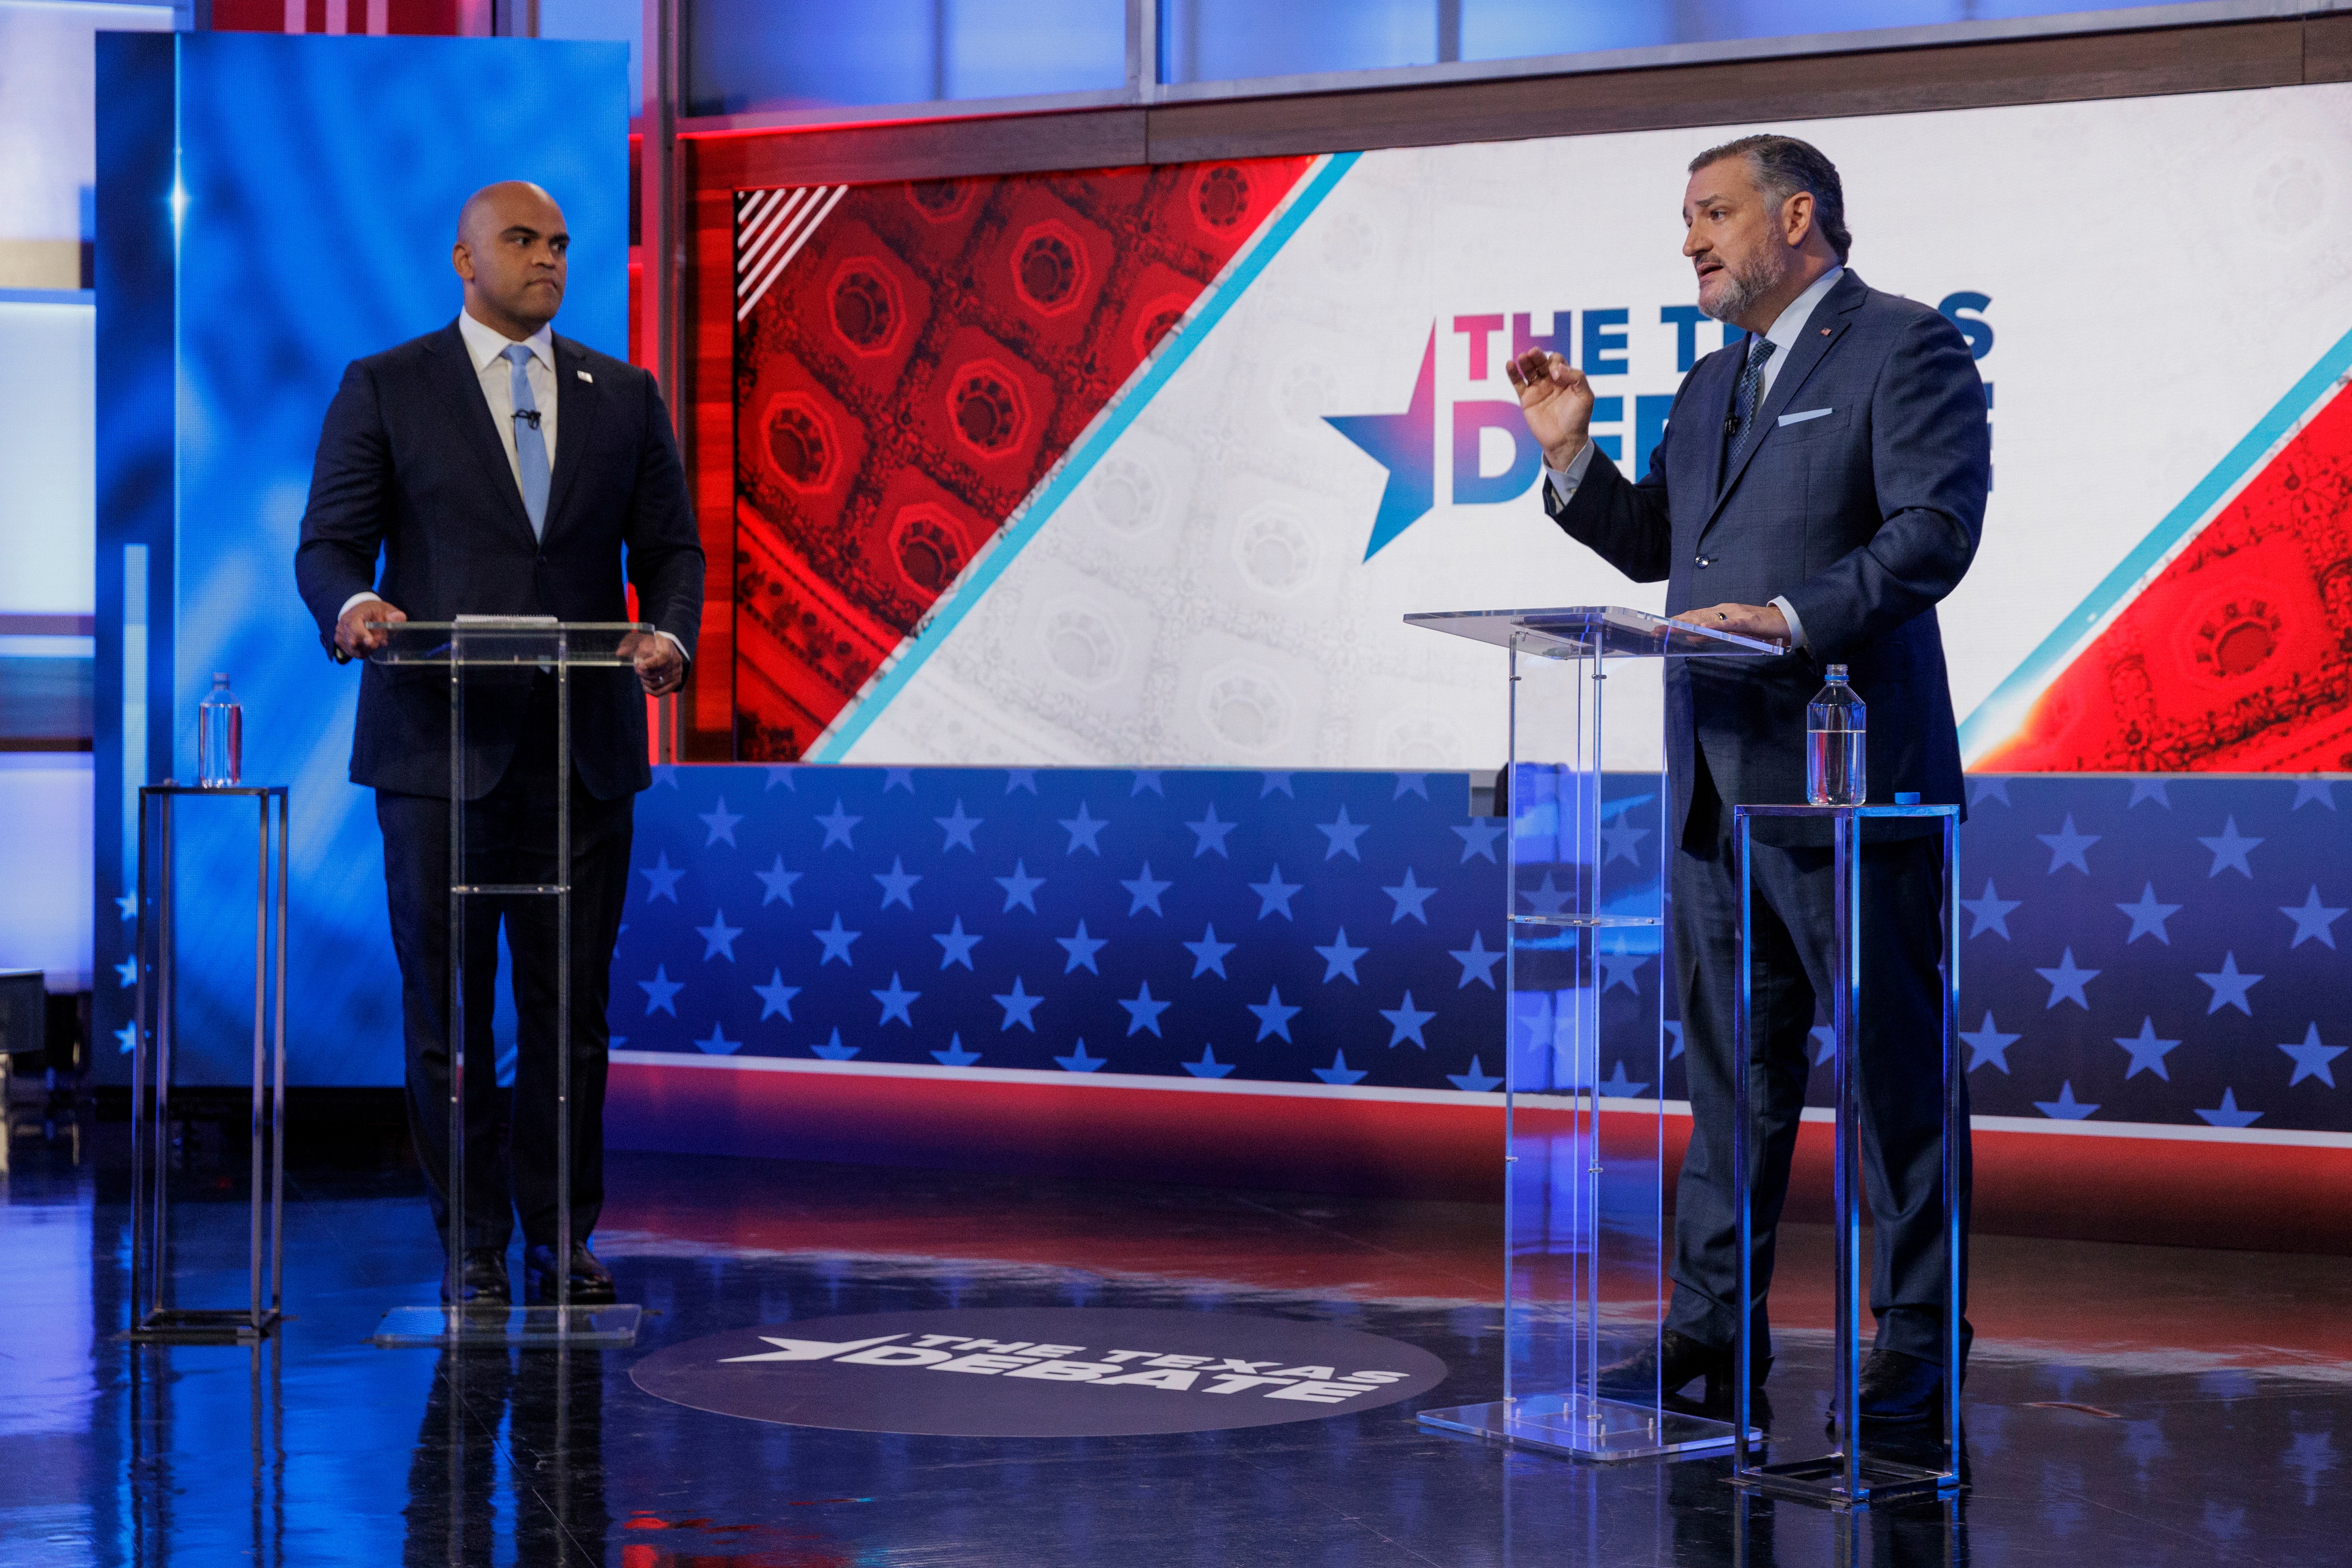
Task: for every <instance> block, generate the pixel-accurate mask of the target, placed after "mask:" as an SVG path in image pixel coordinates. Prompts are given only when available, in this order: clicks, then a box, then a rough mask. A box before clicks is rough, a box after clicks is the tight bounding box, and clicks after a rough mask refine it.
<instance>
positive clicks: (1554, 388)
mask: <svg viewBox="0 0 2352 1568" xmlns="http://www.w3.org/2000/svg"><path fill="white" fill-rule="evenodd" d="M1503 371H1504V373H1505V374H1506V375H1507V376H1509V377H1510V379H1511V385H1513V386H1514V387H1517V389H1518V392H1519V413H1520V414H1521V415H1522V416H1524V417H1525V418H1526V420H1527V422H1528V434H1531V435H1533V436H1534V437H1535V438H1536V443H1537V444H1538V445H1540V446H1541V447H1542V448H1543V450H1544V461H1545V462H1546V463H1549V465H1551V466H1552V467H1554V468H1565V467H1567V466H1568V465H1569V463H1570V460H1571V459H1573V458H1574V457H1575V456H1576V455H1577V454H1578V453H1580V452H1581V451H1583V450H1584V443H1585V439H1586V433H1587V432H1588V431H1589V430H1590V429H1591V424H1592V383H1591V382H1588V381H1586V380H1585V379H1584V372H1583V371H1580V370H1578V369H1577V368H1576V367H1575V366H1574V365H1571V364H1570V363H1569V362H1568V361H1566V360H1564V359H1562V358H1561V357H1560V356H1559V355H1558V354H1553V353H1547V352H1546V351H1545V350H1541V349H1529V350H1528V351H1527V352H1526V353H1524V354H1521V355H1520V356H1519V357H1518V358H1517V359H1515V360H1512V361H1509V362H1508V363H1507V364H1506V365H1505V366H1504V367H1503Z"/></svg>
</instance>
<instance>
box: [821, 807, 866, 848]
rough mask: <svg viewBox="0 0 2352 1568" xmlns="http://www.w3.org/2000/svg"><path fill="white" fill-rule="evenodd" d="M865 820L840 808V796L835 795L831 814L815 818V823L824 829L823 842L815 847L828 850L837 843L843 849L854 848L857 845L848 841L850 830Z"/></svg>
mask: <svg viewBox="0 0 2352 1568" xmlns="http://www.w3.org/2000/svg"><path fill="white" fill-rule="evenodd" d="M865 820H866V819H865V818H863V817H853V816H851V815H850V814H849V813H848V812H847V811H845V810H842V805H841V797H840V796H838V795H836V796H835V797H834V800H833V811H832V814H831V815H829V816H824V817H819V818H817V819H816V825H817V826H818V827H820V828H823V829H824V842H823V843H821V844H819V845H818V846H817V848H818V849H820V850H829V849H831V848H833V846H834V845H835V844H839V845H840V846H841V847H842V848H843V849H845V850H855V849H856V847H857V846H856V844H855V843H853V842H851V841H850V836H849V834H850V830H851V829H853V828H855V827H856V826H857V824H858V823H860V822H862V821H865Z"/></svg>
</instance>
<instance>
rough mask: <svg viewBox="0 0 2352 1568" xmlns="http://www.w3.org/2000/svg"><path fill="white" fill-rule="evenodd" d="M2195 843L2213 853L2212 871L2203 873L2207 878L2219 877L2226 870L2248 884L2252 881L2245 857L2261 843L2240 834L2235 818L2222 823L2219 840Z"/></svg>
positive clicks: (2203, 839) (2250, 868) (2204, 840)
mask: <svg viewBox="0 0 2352 1568" xmlns="http://www.w3.org/2000/svg"><path fill="white" fill-rule="evenodd" d="M2198 842H2199V843H2200V844H2203V845H2204V846H2205V847H2206V848H2207V849H2209V850H2210V851H2212V852H2213V869H2212V870H2210V871H2209V872H2207V873H2205V874H2206V875H2207V876H2208V877H2209V878H2210V877H2216V876H2220V875H2221V873H2222V872H2223V871H2224V870H2228V871H2234V872H2236V873H2238V874H2239V875H2240V876H2242V877H2244V878H2245V879H2246V880H2247V881H2249V882H2252V880H2253V876H2254V868H2253V867H2252V865H2250V864H2248V863H2247V861H2246V855H2247V853H2248V852H2250V851H2252V849H2253V847H2254V846H2255V845H2256V844H2259V843H2261V842H2262V840H2260V839H2250V838H2246V837H2244V836H2242V834H2240V833H2239V831H2238V819H2237V818H2235V817H2230V818H2228V819H2226V820H2224V821H2223V822H2222V824H2221V837H2220V838H2218V839H2207V838H2200V839H2199V840H2198Z"/></svg>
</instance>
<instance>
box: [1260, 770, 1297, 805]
mask: <svg viewBox="0 0 2352 1568" xmlns="http://www.w3.org/2000/svg"><path fill="white" fill-rule="evenodd" d="M1290 778H1291V776H1290V775H1289V774H1288V773H1261V774H1259V775H1258V787H1257V798H1258V799H1259V800H1265V798H1266V797H1267V796H1268V795H1272V794H1274V793H1276V791H1280V792H1281V793H1282V794H1285V795H1287V796H1289V797H1290V798H1291V799H1292V800H1297V799H1298V794H1297V791H1296V790H1294V789H1291V787H1290Z"/></svg>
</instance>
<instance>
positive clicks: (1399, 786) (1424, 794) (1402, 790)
mask: <svg viewBox="0 0 2352 1568" xmlns="http://www.w3.org/2000/svg"><path fill="white" fill-rule="evenodd" d="M1407 795H1418V796H1420V797H1421V798H1422V799H1423V800H1428V799H1429V775H1428V774H1426V773H1400V774H1398V775H1397V776H1396V793H1395V794H1393V795H1391V796H1390V797H1389V799H1390V800H1403V799H1404V798H1405V797H1406V796H1407Z"/></svg>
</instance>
